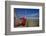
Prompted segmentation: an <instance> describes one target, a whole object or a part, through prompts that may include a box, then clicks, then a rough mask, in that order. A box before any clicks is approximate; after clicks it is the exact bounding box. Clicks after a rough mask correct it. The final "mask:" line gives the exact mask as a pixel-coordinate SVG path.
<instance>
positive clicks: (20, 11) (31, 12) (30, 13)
mask: <svg viewBox="0 0 46 36" xmlns="http://www.w3.org/2000/svg"><path fill="white" fill-rule="evenodd" d="M14 12H15V14H16V16H17V17H22V16H26V17H27V18H28V17H29V18H31V17H32V18H33V17H36V18H37V17H38V16H39V9H26V8H25V9H24V8H14Z"/></svg>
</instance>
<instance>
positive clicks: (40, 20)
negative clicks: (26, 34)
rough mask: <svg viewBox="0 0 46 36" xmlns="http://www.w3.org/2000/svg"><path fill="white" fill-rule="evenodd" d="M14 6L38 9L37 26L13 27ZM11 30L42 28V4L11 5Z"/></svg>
mask: <svg viewBox="0 0 46 36" xmlns="http://www.w3.org/2000/svg"><path fill="white" fill-rule="evenodd" d="M14 8H29V9H30V8H33V9H34V8H36V9H40V12H39V25H40V26H39V27H23V28H14ZM10 28H11V30H10V31H11V32H14V31H34V30H42V6H23V5H11V27H10Z"/></svg>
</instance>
